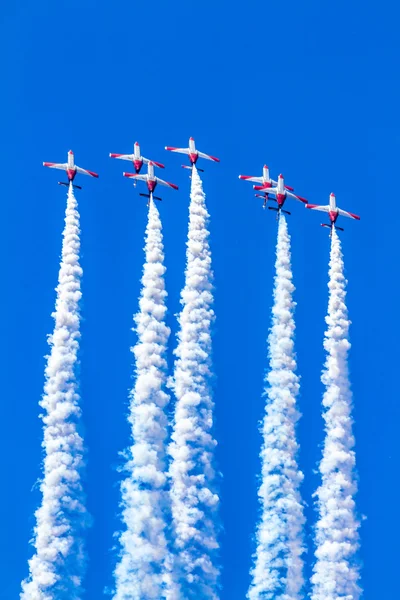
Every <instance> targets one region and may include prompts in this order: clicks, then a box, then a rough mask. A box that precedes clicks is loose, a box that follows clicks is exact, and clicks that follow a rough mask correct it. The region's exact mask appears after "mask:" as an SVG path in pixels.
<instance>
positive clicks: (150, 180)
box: [123, 161, 178, 203]
mask: <svg viewBox="0 0 400 600" xmlns="http://www.w3.org/2000/svg"><path fill="white" fill-rule="evenodd" d="M123 175H124V177H129V178H130V179H135V180H136V181H145V182H146V184H147V189H148V190H149V193H148V194H139V195H140V196H144V197H145V198H148V199H149V203H150V199H151V198H152V197H153V198H154V200H160V201H161V200H162V198H158V197H157V196H153V192H154V190H155V189H156V187H157V184H161V185H165V186H167V187H170V188H173V189H174V190H177V189H178V186H177V185H175V183H169V182H168V181H164V180H163V179H160V178H159V177H156V176H155V175H154V165H153V163H152V161H149V162H148V164H147V173H146V174H145V175H139V173H123Z"/></svg>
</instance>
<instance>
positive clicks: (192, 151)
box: [165, 137, 219, 172]
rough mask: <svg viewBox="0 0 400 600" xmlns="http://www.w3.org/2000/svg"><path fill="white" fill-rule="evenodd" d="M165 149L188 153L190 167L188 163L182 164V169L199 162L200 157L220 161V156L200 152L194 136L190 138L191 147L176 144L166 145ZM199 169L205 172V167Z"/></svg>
mask: <svg viewBox="0 0 400 600" xmlns="http://www.w3.org/2000/svg"><path fill="white" fill-rule="evenodd" d="M165 149H166V150H170V151H171V152H178V153H179V154H187V155H188V156H189V160H190V163H191V166H190V167H188V166H186V165H182V169H191V168H192V167H193V165H195V164H196V163H197V160H198V158H207V159H208V160H213V161H214V162H219V158H216V157H215V156H210V154H204V152H199V150H196V145H195V143H194V139H193V138H192V137H191V138H189V148H175V147H174V146H165ZM198 171H202V172H203V169H198Z"/></svg>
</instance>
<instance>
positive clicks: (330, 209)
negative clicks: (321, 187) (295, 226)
mask: <svg viewBox="0 0 400 600" xmlns="http://www.w3.org/2000/svg"><path fill="white" fill-rule="evenodd" d="M306 208H311V210H320V211H321V212H327V213H328V214H329V219H330V224H329V225H328V224H327V223H321V227H330V229H332V227H333V226H334V227H335V228H336V229H340V231H344V229H343V227H337V225H336V220H337V218H338V216H339V215H341V216H342V217H349V218H350V219H356V220H357V221H359V220H360V217H359V216H358V215H355V214H353V213H351V212H347V211H346V210H342V209H341V208H338V207H337V206H336V196H335V194H330V196H329V204H328V205H326V206H320V205H319V204H306Z"/></svg>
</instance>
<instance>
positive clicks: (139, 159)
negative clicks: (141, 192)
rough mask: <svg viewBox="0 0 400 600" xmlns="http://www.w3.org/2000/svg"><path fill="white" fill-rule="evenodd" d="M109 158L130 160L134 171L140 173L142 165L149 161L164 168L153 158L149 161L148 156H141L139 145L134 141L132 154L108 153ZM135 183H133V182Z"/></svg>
mask: <svg viewBox="0 0 400 600" xmlns="http://www.w3.org/2000/svg"><path fill="white" fill-rule="evenodd" d="M110 156H111V158H120V159H121V160H130V161H131V162H132V164H133V167H134V169H135V172H136V173H140V171H141V168H142V167H143V165H144V164H145V165H148V164H149V162H152V163H153V165H155V166H156V167H160V168H161V169H164V168H165V167H164V165H163V164H161V163H159V162H156V161H155V160H152V161H150V160H149V159H148V158H145V157H144V156H141V154H140V146H139V144H138V142H135V145H134V147H133V154H110ZM134 185H135V184H134Z"/></svg>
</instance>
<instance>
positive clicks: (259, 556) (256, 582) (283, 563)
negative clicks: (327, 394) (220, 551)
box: [247, 215, 304, 600]
mask: <svg viewBox="0 0 400 600" xmlns="http://www.w3.org/2000/svg"><path fill="white" fill-rule="evenodd" d="M275 269H276V275H275V286H274V306H273V309H272V328H271V331H270V334H269V338H268V343H269V358H270V368H269V371H268V373H267V376H266V388H265V395H266V397H267V404H266V414H265V417H264V424H263V446H262V449H261V454H260V456H261V462H262V472H261V486H260V489H259V492H258V494H259V499H260V503H261V520H260V522H259V524H258V527H257V533H256V538H257V549H256V553H255V562H254V566H253V568H252V571H251V575H252V582H251V585H250V589H249V591H248V594H247V597H248V598H249V599H250V600H261V599H263V600H277V599H278V598H279V599H280V600H300V598H302V597H303V595H302V588H303V584H304V580H303V560H302V553H303V552H304V547H303V525H304V514H303V506H302V501H301V497H300V492H299V488H300V484H301V481H302V479H303V474H302V473H301V471H300V470H299V468H298V465H297V459H296V456H297V451H298V444H297V441H296V431H295V429H296V422H297V420H298V418H299V413H298V411H297V409H296V398H297V395H298V392H299V379H298V376H297V375H296V356H295V352H294V332H295V324H294V318H293V313H294V308H295V303H294V301H293V298H292V294H293V291H294V285H293V283H292V269H291V255H290V236H289V234H288V230H287V224H286V220H285V217H284V216H283V215H281V216H280V218H279V227H278V240H277V248H276V263H275Z"/></svg>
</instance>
